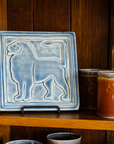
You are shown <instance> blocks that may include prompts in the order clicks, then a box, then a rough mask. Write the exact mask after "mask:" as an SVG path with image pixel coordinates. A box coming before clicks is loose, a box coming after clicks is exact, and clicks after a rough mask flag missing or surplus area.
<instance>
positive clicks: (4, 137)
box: [0, 125, 10, 144]
mask: <svg viewBox="0 0 114 144" xmlns="http://www.w3.org/2000/svg"><path fill="white" fill-rule="evenodd" d="M8 141H10V126H3V125H0V144H5V143H6V142H8Z"/></svg>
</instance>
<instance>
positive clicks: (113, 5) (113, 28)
mask: <svg viewBox="0 0 114 144" xmlns="http://www.w3.org/2000/svg"><path fill="white" fill-rule="evenodd" d="M109 24H110V25H109V69H112V68H114V1H113V0H110V17H109ZM112 50H113V55H112ZM112 56H113V57H112Z"/></svg>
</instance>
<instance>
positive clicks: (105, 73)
mask: <svg viewBox="0 0 114 144" xmlns="http://www.w3.org/2000/svg"><path fill="white" fill-rule="evenodd" d="M98 77H105V78H114V70H107V71H106V70H105V71H99V72H98Z"/></svg>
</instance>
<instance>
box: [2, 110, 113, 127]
mask: <svg viewBox="0 0 114 144" xmlns="http://www.w3.org/2000/svg"><path fill="white" fill-rule="evenodd" d="M0 125H10V126H30V127H47V128H71V129H72V128H73V129H95V130H114V120H112V119H105V118H102V117H99V116H97V115H96V111H95V110H80V111H73V112H60V113H57V112H25V113H24V114H21V112H0Z"/></svg>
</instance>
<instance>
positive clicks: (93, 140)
mask: <svg viewBox="0 0 114 144" xmlns="http://www.w3.org/2000/svg"><path fill="white" fill-rule="evenodd" d="M71 132H73V133H76V134H79V135H80V136H81V137H82V139H81V144H106V143H105V131H102V130H96V131H93V130H83V131H82V130H79V129H77V130H72V129H71ZM98 135H99V136H98ZM107 144H108V143H107Z"/></svg>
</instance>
